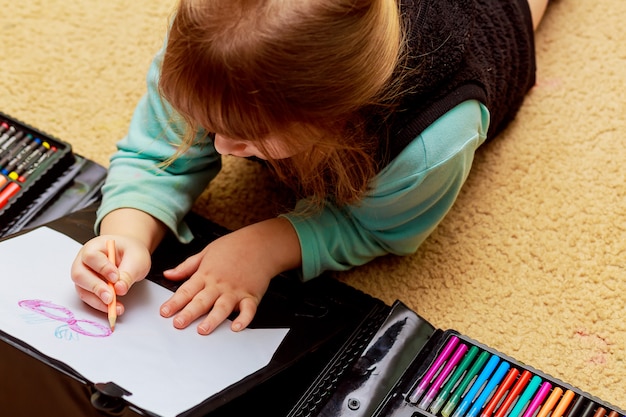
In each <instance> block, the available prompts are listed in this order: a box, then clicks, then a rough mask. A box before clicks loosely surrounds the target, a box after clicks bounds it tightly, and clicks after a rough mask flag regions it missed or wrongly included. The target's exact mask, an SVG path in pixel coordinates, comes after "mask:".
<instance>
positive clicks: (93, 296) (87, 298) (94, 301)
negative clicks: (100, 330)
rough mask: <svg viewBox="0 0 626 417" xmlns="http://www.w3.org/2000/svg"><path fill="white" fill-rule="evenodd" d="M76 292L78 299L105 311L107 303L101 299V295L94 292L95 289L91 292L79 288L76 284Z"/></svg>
mask: <svg viewBox="0 0 626 417" xmlns="http://www.w3.org/2000/svg"><path fill="white" fill-rule="evenodd" d="M100 281H102V280H100ZM105 285H106V284H105ZM76 292H77V293H78V296H79V297H80V299H81V300H83V301H84V302H85V303H86V304H87V305H90V306H91V307H93V308H95V309H96V310H100V311H103V312H106V311H107V304H105V303H104V302H103V301H102V299H101V296H100V295H98V294H97V293H96V292H97V290H96V292H92V291H88V290H85V289H84V288H81V287H80V286H79V285H76Z"/></svg>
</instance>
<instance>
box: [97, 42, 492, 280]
mask: <svg viewBox="0 0 626 417" xmlns="http://www.w3.org/2000/svg"><path fill="white" fill-rule="evenodd" d="M161 59H162V52H161V53H159V54H157V56H156V58H155V59H154V61H153V63H152V65H151V67H150V69H149V71H148V77H147V83H148V89H147V93H146V95H145V96H144V97H143V98H142V99H141V100H140V101H139V103H138V105H137V107H136V109H135V113H134V115H133V118H132V120H131V123H130V127H129V131H128V134H127V135H126V137H125V138H123V139H122V140H121V141H120V142H118V144H117V149H118V150H117V152H116V153H114V154H113V156H112V157H111V161H110V167H109V174H108V177H107V180H106V183H105V185H104V187H103V201H102V204H101V205H100V208H99V209H98V218H97V222H96V231H98V229H99V225H100V222H101V220H102V218H103V217H104V216H105V215H106V214H107V213H109V212H111V211H113V210H115V209H118V208H128V207H130V208H135V209H138V210H141V211H144V212H146V213H149V214H150V215H152V216H153V217H155V218H157V219H159V220H160V221H161V222H163V223H164V224H165V225H166V226H167V227H168V228H169V229H170V230H171V231H172V232H173V233H174V234H175V235H176V236H177V237H178V238H179V239H180V240H181V241H183V242H187V241H189V240H191V239H192V238H193V236H192V234H191V231H190V230H189V229H188V227H187V226H186V225H185V224H184V222H183V221H182V218H183V217H184V216H185V214H186V213H187V212H188V211H189V210H190V209H191V206H192V205H193V203H194V201H195V200H196V198H197V197H198V196H199V195H200V193H201V192H202V191H203V190H204V189H205V188H206V186H207V185H208V184H209V182H210V181H211V180H212V179H213V178H214V177H215V176H216V175H217V174H218V172H219V170H220V168H221V157H220V155H219V154H218V153H217V152H216V150H215V148H214V146H213V144H212V143H211V142H210V141H208V140H207V141H205V142H204V143H203V144H202V145H194V146H192V147H191V148H190V149H189V150H187V151H186V152H185V153H184V154H182V155H180V156H178V157H177V158H176V159H175V160H174V161H173V162H171V163H169V164H163V162H165V161H167V160H168V159H169V158H170V157H171V156H172V155H173V154H174V153H175V152H176V146H177V145H179V144H180V143H181V140H180V138H181V136H182V132H183V124H182V122H181V120H180V118H179V117H177V115H176V113H175V112H174V111H173V110H172V109H171V107H170V106H169V105H168V104H167V103H166V102H165V101H164V100H163V99H162V98H161V97H160V95H159V93H158V89H157V84H158V77H159V68H160V63H161ZM488 127H489V112H488V110H487V108H486V107H485V106H484V105H483V104H482V103H479V102H477V101H475V100H470V101H466V102H464V103H461V104H459V105H458V106H456V107H455V108H453V109H452V110H450V111H449V112H448V113H446V114H444V115H443V116H442V117H441V118H439V119H438V120H437V121H436V122H435V123H433V124H432V125H431V126H429V127H428V128H427V129H425V130H424V131H423V132H422V133H421V134H420V135H419V136H418V137H416V138H415V139H414V140H413V141H412V142H411V143H410V144H409V145H408V146H407V147H406V148H405V149H404V150H403V151H402V152H401V153H400V154H399V155H398V156H397V157H396V158H395V159H394V160H393V161H391V162H390V163H389V165H387V166H386V167H385V168H384V169H383V170H382V171H381V172H380V173H379V174H378V175H377V176H376V177H375V178H374V179H373V182H372V187H371V191H370V192H369V193H368V195H367V196H366V197H365V198H364V199H363V200H362V201H361V202H360V203H359V204H357V205H352V206H347V207H343V208H341V209H340V208H338V207H335V206H333V205H332V204H327V205H326V206H325V207H324V208H323V210H321V211H319V212H317V213H315V214H313V215H308V216H302V215H299V214H296V212H299V210H298V209H300V208H302V207H303V206H306V205H307V200H302V201H299V202H298V205H297V207H296V211H295V212H293V213H285V214H284V215H282V216H283V217H285V218H286V219H288V220H289V221H290V222H291V223H292V225H293V227H294V228H295V230H296V233H297V234H298V238H299V240H300V245H301V250H302V271H301V272H302V278H303V279H310V278H313V277H316V276H318V275H320V274H321V273H322V272H324V271H327V270H334V271H341V270H346V269H349V268H351V267H353V266H357V265H362V264H365V263H367V262H369V261H370V260H372V259H374V258H376V257H378V256H381V255H385V254H389V253H392V254H396V255H407V254H411V253H414V252H415V251H416V250H417V248H418V247H419V246H420V244H421V243H422V242H423V241H424V240H425V239H426V238H427V237H428V235H430V233H431V232H432V231H433V230H434V228H435V227H436V226H437V224H439V222H440V221H441V220H442V219H443V218H444V216H445V215H446V214H447V213H448V211H449V210H450V208H451V207H452V205H453V204H454V201H455V200H456V198H457V196H458V193H459V191H460V189H461V187H462V185H463V183H464V182H465V180H466V178H467V175H468V173H469V170H470V168H471V165H472V161H473V159H474V153H475V151H476V149H477V148H478V147H479V146H480V145H481V144H482V143H483V142H484V141H485V138H486V134H487V130H488ZM305 212H306V210H305Z"/></svg>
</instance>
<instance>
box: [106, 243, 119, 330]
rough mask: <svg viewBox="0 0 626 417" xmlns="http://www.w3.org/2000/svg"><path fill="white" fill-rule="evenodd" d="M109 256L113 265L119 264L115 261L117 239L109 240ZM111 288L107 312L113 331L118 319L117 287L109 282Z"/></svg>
mask: <svg viewBox="0 0 626 417" xmlns="http://www.w3.org/2000/svg"><path fill="white" fill-rule="evenodd" d="M107 256H108V258H109V262H111V263H112V264H113V265H115V266H117V262H116V261H115V241H114V240H107ZM109 288H111V292H113V299H112V300H111V302H110V303H109V306H108V309H107V313H108V316H109V325H110V326H111V331H114V330H115V321H116V320H117V310H116V306H117V301H116V298H117V297H116V296H115V287H113V283H112V282H109Z"/></svg>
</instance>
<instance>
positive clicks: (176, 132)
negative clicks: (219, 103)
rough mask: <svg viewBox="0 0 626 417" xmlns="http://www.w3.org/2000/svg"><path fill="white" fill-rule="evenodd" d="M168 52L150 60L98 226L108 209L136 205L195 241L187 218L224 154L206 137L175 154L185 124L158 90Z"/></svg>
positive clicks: (109, 178)
mask: <svg viewBox="0 0 626 417" xmlns="http://www.w3.org/2000/svg"><path fill="white" fill-rule="evenodd" d="M163 52H164V50H161V51H160V52H159V53H158V54H157V56H156V57H155V59H154V60H153V62H152V64H151V66H150V69H149V71H148V76H147V84H148V85H147V93H146V95H145V96H144V97H143V98H142V99H141V100H140V101H139V103H138V104H137V107H136V109H135V112H134V114H133V117H132V120H131V122H130V127H129V130H128V133H127V135H126V137H124V138H123V139H122V140H121V141H119V142H118V143H117V152H115V153H114V154H113V156H112V157H111V160H110V166H109V172H108V176H107V179H106V182H105V184H104V186H103V188H102V195H103V199H102V204H101V205H100V207H99V209H98V212H97V220H96V225H95V229H96V232H98V231H99V228H100V223H101V221H102V219H103V217H104V216H105V215H106V214H107V213H109V212H111V211H113V210H116V209H118V208H134V209H138V210H141V211H144V212H146V213H148V214H150V215H152V216H153V217H155V218H157V219H158V220H160V221H161V222H163V223H164V224H165V225H166V226H167V227H168V228H169V229H170V230H171V231H172V232H174V234H175V235H176V236H177V237H178V238H179V239H180V240H181V241H183V242H188V241H190V240H191V239H192V238H193V236H192V234H191V231H190V230H189V228H188V227H187V226H186V225H185V224H184V223H183V222H182V218H183V217H184V216H185V214H186V213H187V212H188V211H189V210H190V209H191V206H192V204H193V202H194V201H195V200H196V199H197V198H198V196H199V195H200V193H202V191H203V190H204V189H205V188H206V186H207V185H208V183H209V182H210V181H211V180H212V179H213V178H214V177H215V176H216V175H217V173H218V172H219V170H220V168H221V158H220V155H219V154H218V153H217V152H216V151H215V148H214V146H213V143H212V141H207V140H204V141H199V140H196V144H194V145H193V146H191V147H190V148H189V149H188V150H186V151H185V152H184V153H182V154H180V155H178V156H177V157H176V158H175V159H173V160H170V158H171V157H172V156H174V155H175V153H176V150H177V147H178V146H179V145H180V144H181V138H182V136H183V134H184V125H183V123H182V119H181V117H180V116H179V115H178V114H177V113H176V112H175V111H174V110H173V109H172V108H171V106H169V104H168V103H167V102H165V100H164V99H163V98H162V97H161V96H160V94H159V92H158V78H159V74H160V67H161V61H162V57H163ZM199 138H200V137H198V138H196V139H199Z"/></svg>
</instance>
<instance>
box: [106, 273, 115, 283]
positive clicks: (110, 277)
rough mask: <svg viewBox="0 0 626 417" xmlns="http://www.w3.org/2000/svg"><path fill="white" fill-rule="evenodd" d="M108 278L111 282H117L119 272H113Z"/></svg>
mask: <svg viewBox="0 0 626 417" xmlns="http://www.w3.org/2000/svg"><path fill="white" fill-rule="evenodd" d="M107 277H108V278H109V281H111V282H115V281H117V272H111V273H110V274H109V275H108V276H107Z"/></svg>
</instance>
